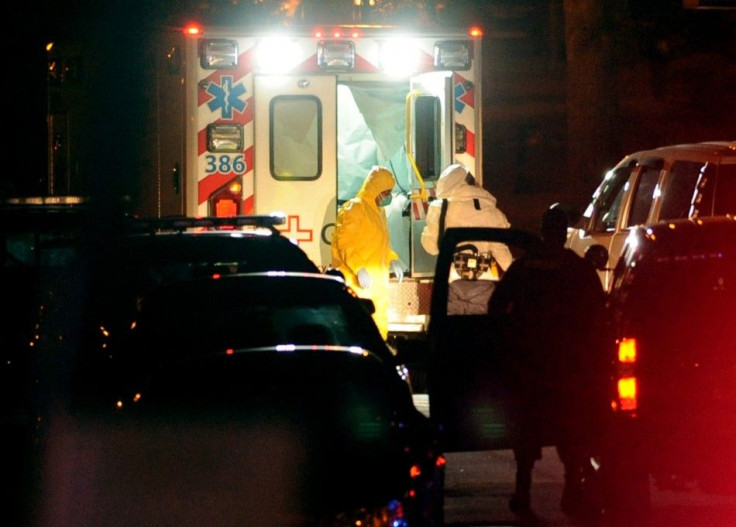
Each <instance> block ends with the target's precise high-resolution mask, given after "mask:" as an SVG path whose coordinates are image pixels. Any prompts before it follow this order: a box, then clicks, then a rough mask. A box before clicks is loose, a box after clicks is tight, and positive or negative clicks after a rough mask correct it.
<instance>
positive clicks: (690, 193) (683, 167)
mask: <svg viewBox="0 0 736 527" xmlns="http://www.w3.org/2000/svg"><path fill="white" fill-rule="evenodd" d="M703 169H704V163H702V162H700V161H675V162H674V163H672V167H671V168H670V171H669V174H668V175H667V182H666V187H665V189H664V192H663V193H662V204H661V206H660V210H659V219H660V220H676V219H678V218H687V217H688V216H689V215H690V208H691V205H692V202H693V198H694V194H695V189H696V186H697V183H698V180H699V179H700V174H701V171H702V170H703Z"/></svg>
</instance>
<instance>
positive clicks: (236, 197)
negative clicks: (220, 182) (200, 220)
mask: <svg viewBox="0 0 736 527" xmlns="http://www.w3.org/2000/svg"><path fill="white" fill-rule="evenodd" d="M242 194H243V188H242V185H241V184H240V182H238V181H231V182H230V183H229V184H227V185H225V186H224V187H222V188H220V189H219V190H217V191H216V192H214V193H213V194H212V196H210V199H209V202H210V215H211V216H215V217H217V218H226V217H230V216H238V215H240V207H241V203H242V200H243V196H242Z"/></svg>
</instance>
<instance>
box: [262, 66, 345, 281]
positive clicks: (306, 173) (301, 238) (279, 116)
mask: <svg viewBox="0 0 736 527" xmlns="http://www.w3.org/2000/svg"><path fill="white" fill-rule="evenodd" d="M254 91H255V100H256V103H255V118H254V121H255V145H256V146H255V175H254V182H253V185H254V188H253V191H254V212H255V213H256V214H268V213H272V212H276V211H279V212H283V213H284V214H285V215H286V216H287V218H288V221H287V224H286V225H285V226H283V227H282V228H281V230H282V232H283V233H284V234H285V235H286V236H288V237H289V238H291V239H293V240H294V241H295V242H296V243H298V244H299V246H300V247H301V248H302V249H303V250H304V251H305V252H306V253H307V254H308V255H309V256H310V258H312V260H314V262H315V263H316V264H317V265H318V266H321V267H323V268H324V267H325V266H327V265H328V264H329V263H330V259H331V257H330V240H331V239H332V229H333V228H334V225H335V216H336V212H337V167H336V164H337V154H336V143H337V139H336V135H337V134H336V127H337V112H336V79H335V77H334V76H322V75H319V76H318V75H301V76H300V75H294V76H291V75H260V76H256V78H255V86H254Z"/></svg>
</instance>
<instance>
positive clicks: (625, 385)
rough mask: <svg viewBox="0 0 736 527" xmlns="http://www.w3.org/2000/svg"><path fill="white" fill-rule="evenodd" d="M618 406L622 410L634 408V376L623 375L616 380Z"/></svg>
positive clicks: (635, 404) (635, 405)
mask: <svg viewBox="0 0 736 527" xmlns="http://www.w3.org/2000/svg"><path fill="white" fill-rule="evenodd" d="M618 401H619V408H620V409H621V410H623V411H628V412H630V411H632V410H636V407H637V400H636V377H623V378H620V379H619V380H618Z"/></svg>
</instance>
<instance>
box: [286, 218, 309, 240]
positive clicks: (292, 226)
mask: <svg viewBox="0 0 736 527" xmlns="http://www.w3.org/2000/svg"><path fill="white" fill-rule="evenodd" d="M279 231H281V234H283V235H284V236H286V237H287V238H289V239H291V240H294V241H296V242H297V243H300V242H311V241H312V233H313V232H314V231H313V230H312V229H302V228H300V226H299V216H288V217H287V221H286V227H284V226H281V227H279Z"/></svg>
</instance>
